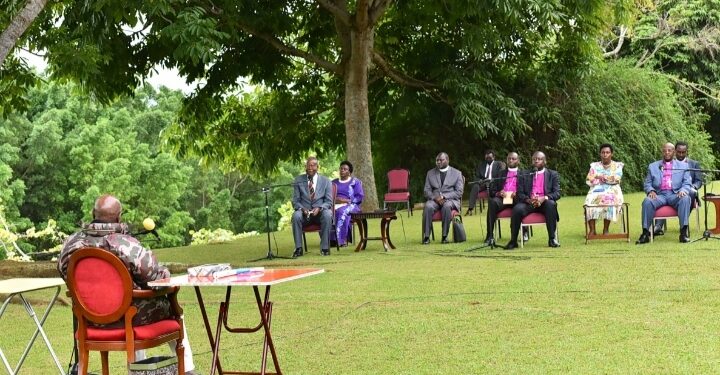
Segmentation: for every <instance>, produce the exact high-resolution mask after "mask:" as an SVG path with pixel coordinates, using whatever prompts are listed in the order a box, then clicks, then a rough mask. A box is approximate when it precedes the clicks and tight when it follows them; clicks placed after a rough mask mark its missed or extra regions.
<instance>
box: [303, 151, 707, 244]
mask: <svg viewBox="0 0 720 375" xmlns="http://www.w3.org/2000/svg"><path fill="white" fill-rule="evenodd" d="M613 154H614V149H613V146H612V145H610V144H607V143H606V144H602V145H600V147H599V157H600V160H599V161H596V162H593V163H591V164H590V169H589V171H588V174H587V176H586V183H587V185H588V186H589V191H588V193H587V195H586V198H585V205H586V206H587V210H586V217H585V220H586V221H587V225H588V232H589V234H590V235H596V234H597V229H596V221H598V220H602V221H603V229H602V233H603V234H608V233H609V231H610V224H611V223H612V222H615V221H617V220H618V218H619V217H620V215H621V214H622V204H623V202H624V197H623V193H622V189H621V187H620V183H621V181H622V178H623V167H624V164H623V163H622V162H619V161H615V160H614V159H613ZM687 154H688V144H687V143H686V142H682V141H681V142H677V144H676V145H673V144H672V143H666V144H665V145H663V147H662V155H663V159H662V160H659V161H656V162H653V163H651V164H650V165H649V167H648V171H647V175H646V178H645V182H644V186H643V188H644V190H645V193H646V194H647V197H646V198H645V199H644V200H643V204H642V227H643V232H642V234H641V235H640V238H639V239H638V241H637V243H638V244H644V243H647V242H649V237H650V231H651V230H653V231H654V235H662V234H663V231H662V225H663V224H664V223H663V222H662V221H660V220H658V226H657V227H656V228H653V227H652V223H653V218H654V215H655V210H656V209H658V208H659V207H661V206H664V205H669V206H672V207H674V208H675V209H676V210H677V211H678V216H679V219H680V227H681V230H680V242H688V241H689V233H688V218H689V212H690V209H691V208H692V202H693V201H697V191H698V189H699V188H700V187H701V186H702V184H703V179H702V173H701V172H699V168H700V165H699V163H698V162H697V161H694V160H690V159H689V158H688V157H687ZM546 161H547V160H546V157H545V154H544V153H543V152H541V151H537V152H535V153H534V154H533V156H532V169H530V170H526V171H523V170H520V169H518V168H519V164H520V156H519V155H518V153H517V152H510V153H508V155H507V160H506V162H505V163H503V162H500V161H496V160H495V152H494V151H492V150H487V151H486V152H485V159H484V160H483V161H482V163H480V164H479V165H478V167H477V169H476V171H475V175H476V176H475V177H476V178H477V180H476V181H473V182H472V183H471V184H470V186H471V187H472V188H471V191H470V200H469V201H470V202H469V204H468V212H467V213H466V215H471V214H472V211H473V209H474V206H475V204H476V201H477V197H478V192H480V191H487V192H488V210H487V226H486V229H487V234H486V236H485V241H484V243H485V244H486V245H493V246H494V245H495V238H494V235H493V229H494V223H495V221H496V219H497V214H498V213H499V212H500V211H502V210H503V209H505V208H511V209H512V215H511V219H510V228H511V234H510V236H511V237H510V241H509V242H508V243H507V245H505V247H506V248H507V249H513V248H516V247H517V238H518V235H519V234H520V227H521V222H522V220H523V218H524V217H526V216H527V215H529V214H530V213H533V212H539V213H542V214H544V216H545V220H546V226H547V231H548V246H550V247H559V246H560V244H559V242H558V239H557V235H556V229H557V221H558V219H559V215H558V211H557V203H556V201H557V200H559V199H560V177H559V174H558V172H557V171H554V170H551V169H547V168H546ZM435 164H436V166H435V168H432V169H431V170H429V171H428V172H427V174H426V176H425V185H424V188H423V194H424V197H425V199H426V202H425V206H424V210H423V218H422V233H423V240H422V243H423V244H428V243H429V242H430V234H431V231H432V222H433V215H435V213H436V212H440V215H439V216H440V221H441V222H442V232H441V242H442V243H448V242H449V240H448V234H449V231H450V226H451V222H452V219H453V217H454V216H455V215H458V214H459V213H460V212H461V200H462V196H463V192H464V186H465V180H464V177H463V175H462V172H460V171H459V170H458V169H456V168H453V167H451V166H450V157H449V156H448V154H447V153H445V152H441V153H439V154H438V155H437V157H436V159H435ZM317 168H318V161H317V158H315V157H310V158H308V159H307V161H306V165H305V171H306V173H305V174H302V175H300V176H298V177H297V178H296V179H295V182H294V184H293V185H294V190H293V200H292V202H293V207H294V208H295V213H294V214H293V217H292V225H293V236H294V240H295V252H294V254H293V257H299V256H302V254H303V249H302V228H303V227H304V226H305V225H308V224H313V223H315V224H320V225H321V227H323V228H326V229H327V230H321V232H320V234H321V244H320V247H321V254H322V255H329V254H330V251H329V247H330V243H331V242H334V241H337V243H338V245H339V246H347V241H348V231H349V229H350V213H352V212H359V211H360V204H361V203H362V200H363V196H364V192H363V188H362V182H361V181H360V180H359V179H357V178H355V177H353V176H352V172H353V166H352V164H351V163H350V162H348V161H343V162H342V163H340V178H339V179H335V180H333V181H332V182H330V180H329V179H328V178H327V177H324V176H320V175H318V174H317ZM688 168H689V169H690V170H689V171H688ZM333 184H334V185H335V186H336V188H337V197H336V199H335V201H333V199H332V185H333ZM333 204H335V208H336V209H335V220H334V223H335V230H334V231H333V232H334V233H333V235H334V236H333V238H330V234H331V233H330V231H329V228H330V226H331V225H332V223H333V218H332V213H331V212H332V211H331V207H332V205H333ZM523 236H525V238H527V233H523Z"/></svg>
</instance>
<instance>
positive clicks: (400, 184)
mask: <svg viewBox="0 0 720 375" xmlns="http://www.w3.org/2000/svg"><path fill="white" fill-rule="evenodd" d="M387 179H388V192H387V193H386V194H385V198H384V200H383V209H384V210H387V205H388V203H406V204H407V210H408V217H410V215H412V206H411V205H410V171H408V170H407V169H392V170H390V171H389V172H388V173H387Z"/></svg>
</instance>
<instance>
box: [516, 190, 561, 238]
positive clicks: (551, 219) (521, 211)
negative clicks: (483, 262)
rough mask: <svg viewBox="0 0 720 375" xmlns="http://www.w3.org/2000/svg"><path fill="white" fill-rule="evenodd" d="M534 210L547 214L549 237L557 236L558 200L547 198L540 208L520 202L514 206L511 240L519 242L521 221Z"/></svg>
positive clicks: (546, 221) (546, 224)
mask: <svg viewBox="0 0 720 375" xmlns="http://www.w3.org/2000/svg"><path fill="white" fill-rule="evenodd" d="M533 212H539V213H541V214H544V215H545V226H546V227H547V232H548V239H550V240H552V239H554V238H555V230H556V229H557V219H558V216H557V202H555V201H554V200H550V199H548V200H546V201H545V202H543V204H541V205H540V207H538V208H533V206H531V205H529V204H527V203H524V202H520V203H518V204H516V205H515V206H514V207H513V211H512V217H511V218H510V232H511V233H510V241H512V242H517V236H518V233H519V232H520V223H521V222H522V219H523V218H525V216H527V215H530V214H531V213H533Z"/></svg>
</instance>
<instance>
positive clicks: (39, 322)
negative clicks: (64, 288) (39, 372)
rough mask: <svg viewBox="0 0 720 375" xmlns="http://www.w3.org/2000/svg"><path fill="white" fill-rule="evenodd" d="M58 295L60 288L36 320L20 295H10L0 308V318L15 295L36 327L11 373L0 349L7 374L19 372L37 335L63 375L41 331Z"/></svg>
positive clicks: (30, 307) (29, 306)
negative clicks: (40, 337)
mask: <svg viewBox="0 0 720 375" xmlns="http://www.w3.org/2000/svg"><path fill="white" fill-rule="evenodd" d="M59 294H60V287H59V286H58V287H56V290H55V295H54V296H53V298H52V300H50V303H49V304H48V306H47V307H46V308H45V312H44V313H43V315H42V317H41V318H40V319H39V320H38V317H37V314H35V310H34V309H33V308H32V306H31V305H30V303H29V302H28V301H27V300H26V299H25V297H24V296H23V295H22V293H16V294H11V295H9V296H8V298H7V299H6V300H5V302H4V303H3V305H2V307H1V308H0V317H2V315H3V314H4V313H5V309H6V308H7V305H8V304H9V303H10V300H12V298H13V297H14V296H15V295H17V296H19V297H20V299H21V300H22V303H23V307H25V311H27V313H28V315H29V316H30V318H31V319H32V320H33V322H34V323H35V326H36V327H37V328H36V329H35V332H34V333H33V335H32V338H31V339H30V341H29V342H28V344H27V346H26V347H25V350H24V351H23V354H22V355H21V356H20V360H19V361H18V364H17V366H16V367H15V371H13V370H12V369H11V367H10V364H9V363H8V360H7V358H6V357H5V354H4V353H3V352H2V349H0V358H1V359H2V362H3V364H4V365H5V367H6V368H7V371H8V373H9V374H11V375H14V374H17V373H18V372H19V371H20V368H21V367H22V365H23V363H24V362H25V359H26V358H27V356H28V354H29V353H30V349H31V348H32V346H33V344H34V343H35V340H36V339H37V336H38V334H39V335H41V336H42V338H43V341H45V346H46V347H47V348H48V351H49V352H50V355H51V356H52V358H53V360H54V361H55V365H56V366H57V368H58V370H60V374H61V375H65V370H63V368H62V365H61V364H60V361H59V360H58V358H57V355H56V354H55V351H54V350H53V348H52V345H50V340H49V339H48V337H47V335H46V334H45V330H43V328H42V327H43V325H44V324H45V320H47V317H48V315H49V314H50V310H52V307H53V306H54V305H55V301H56V300H57V297H58V295H59Z"/></svg>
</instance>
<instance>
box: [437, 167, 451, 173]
mask: <svg viewBox="0 0 720 375" xmlns="http://www.w3.org/2000/svg"><path fill="white" fill-rule="evenodd" d="M448 169H450V166H447V167H445V168H438V170H440V172H447V171H448Z"/></svg>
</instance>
